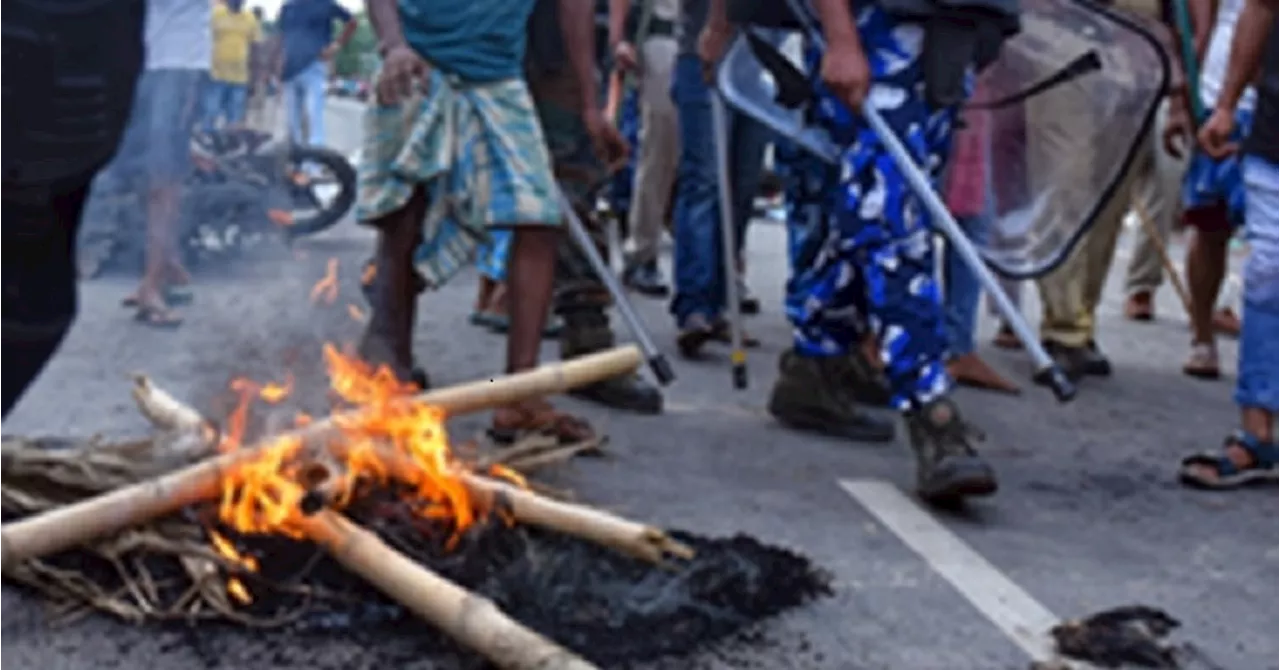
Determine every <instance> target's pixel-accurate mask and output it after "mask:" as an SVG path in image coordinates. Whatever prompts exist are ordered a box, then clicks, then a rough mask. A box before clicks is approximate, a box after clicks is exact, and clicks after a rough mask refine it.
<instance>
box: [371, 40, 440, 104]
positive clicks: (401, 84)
mask: <svg viewBox="0 0 1280 670" xmlns="http://www.w3.org/2000/svg"><path fill="white" fill-rule="evenodd" d="M430 71H431V66H429V65H427V61H425V60H423V59H422V57H421V56H419V55H418V52H416V51H414V50H413V49H412V48H410V47H409V46H408V45H406V44H401V45H399V46H394V47H391V48H390V49H387V52H386V54H385V55H384V56H383V58H382V71H381V72H379V73H378V81H377V82H376V83H374V94H375V95H376V96H377V99H378V104H380V105H395V104H398V103H399V102H400V101H401V100H404V99H405V98H408V97H409V96H410V95H412V94H413V92H414V87H415V86H417V85H418V84H419V83H420V82H421V81H422V80H423V79H425V78H426V76H427V74H428V73H429V72H430Z"/></svg>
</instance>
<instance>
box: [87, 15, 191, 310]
mask: <svg viewBox="0 0 1280 670" xmlns="http://www.w3.org/2000/svg"><path fill="white" fill-rule="evenodd" d="M209 21H210V7H209V4H208V3H206V2H191V1H190V0H149V1H148V2H147V42H146V44H147V60H146V70H145V71H144V72H143V73H142V78H141V79H139V80H138V90H137V95H136V97H135V99H134V103H133V114H132V115H131V116H130V118H129V129H128V131H127V132H126V134H125V138H124V142H123V144H122V145H121V147H120V154H119V156H118V157H117V158H116V162H115V164H114V165H113V166H112V168H111V173H112V175H113V176H114V177H117V178H121V179H124V180H126V181H127V182H128V184H129V186H130V187H131V188H134V189H137V190H139V191H140V192H141V193H142V194H143V202H144V203H145V207H146V221H147V224H146V236H147V242H146V266H145V269H144V272H143V275H142V280H141V281H140V282H139V284H138V289H137V290H136V291H134V293H133V294H132V295H130V296H129V297H127V298H125V301H124V302H125V304H126V305H129V306H133V307H136V308H137V320H138V322H139V323H142V324H144V325H148V326H152V327H156V328H173V327H176V326H178V325H180V324H181V323H182V319H181V317H180V316H179V315H178V314H176V313H175V312H174V311H173V309H172V308H173V306H174V304H175V303H178V302H182V301H184V300H185V299H187V298H188V294H187V293H186V286H187V284H189V283H190V281H191V278H190V277H189V276H188V275H187V271H186V269H185V268H184V267H183V265H182V260H181V257H180V252H179V248H178V227H179V225H180V222H179V215H180V204H181V200H182V182H183V180H184V179H185V178H186V176H187V174H188V173H189V172H190V168H191V134H192V130H193V129H194V127H195V123H196V119H197V118H198V117H199V102H200V91H201V87H203V86H204V85H205V80H206V77H207V76H208V70H209V63H210V56H211V52H212V37H211V33H210V29H209Z"/></svg>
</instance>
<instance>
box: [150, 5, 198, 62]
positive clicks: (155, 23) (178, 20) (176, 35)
mask: <svg viewBox="0 0 1280 670" xmlns="http://www.w3.org/2000/svg"><path fill="white" fill-rule="evenodd" d="M212 13H213V12H212V7H211V6H210V4H209V0H147V37H146V46H147V69H148V70H160V69H183V70H208V69H209V63H210V60H211V59H212V58H213V29H212V26H211V24H210V20H211V17H212Z"/></svg>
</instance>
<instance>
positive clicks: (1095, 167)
mask: <svg viewBox="0 0 1280 670" xmlns="http://www.w3.org/2000/svg"><path fill="white" fill-rule="evenodd" d="M1022 24H1023V25H1022V31H1021V32H1020V33H1019V34H1018V35H1016V36H1014V37H1013V38H1011V39H1009V40H1008V41H1007V42H1006V43H1005V45H1004V48H1003V50H1002V52H1001V55H1000V57H999V58H998V59H997V60H996V62H995V63H994V64H992V65H991V66H990V67H988V68H987V69H986V70H985V71H984V72H983V73H982V76H981V77H980V78H979V81H978V86H977V89H978V90H980V91H981V94H980V95H981V99H979V100H973V101H971V103H970V105H969V106H968V107H967V108H966V111H965V114H966V115H976V114H982V115H985V116H986V117H987V118H985V119H983V121H985V123H983V124H982V125H984V126H986V127H987V128H988V129H989V135H988V137H987V142H988V151H987V152H986V161H987V174H989V175H990V184H989V185H990V190H991V196H992V198H991V200H992V207H993V209H992V214H993V217H994V223H993V225H992V228H991V232H990V236H989V239H988V240H987V241H986V243H985V244H984V245H983V246H982V247H980V251H981V252H982V255H983V257H984V258H985V259H986V260H987V262H988V264H989V265H990V266H991V267H992V268H993V269H994V270H996V271H997V272H999V273H1001V274H1003V275H1006V276H1009V277H1014V278H1031V277H1036V276H1040V275H1043V274H1044V273H1046V272H1048V271H1050V270H1052V269H1053V268H1054V267H1056V266H1057V265H1058V264H1059V263H1061V262H1062V260H1064V259H1065V258H1066V256H1067V255H1068V254H1069V253H1070V252H1071V249H1072V248H1073V247H1074V245H1075V243H1076V242H1077V241H1078V240H1079V239H1080V237H1081V236H1082V235H1083V234H1084V233H1085V231H1087V230H1088V228H1089V226H1090V225H1091V224H1092V223H1093V220H1094V219H1095V218H1096V216H1097V214H1098V212H1099V211H1100V210H1101V209H1102V207H1103V205H1104V204H1106V202H1107V201H1108V199H1109V198H1111V197H1113V196H1117V195H1119V196H1123V195H1124V194H1118V193H1117V192H1118V190H1119V186H1120V184H1121V182H1122V180H1123V178H1124V176H1125V174H1126V172H1127V170H1128V167H1129V165H1130V164H1131V163H1132V162H1133V160H1134V159H1135V156H1136V155H1137V153H1138V152H1139V151H1140V150H1147V148H1148V147H1149V146H1150V145H1149V144H1148V143H1149V142H1151V138H1150V135H1149V132H1150V127H1151V120H1152V118H1153V116H1154V114H1155V110H1156V106H1157V105H1158V104H1159V101H1160V98H1161V97H1162V94H1163V91H1164V90H1165V88H1166V87H1167V82H1168V70H1169V66H1168V62H1167V60H1166V58H1165V56H1164V54H1163V52H1162V50H1161V48H1160V46H1159V44H1158V43H1157V42H1156V40H1155V38H1154V37H1152V35H1153V32H1152V27H1151V26H1149V25H1147V24H1145V23H1144V22H1142V21H1141V20H1139V19H1135V18H1131V17H1129V16H1127V15H1126V16H1120V15H1118V14H1116V13H1113V12H1111V11H1110V10H1108V9H1105V8H1102V7H1099V6H1097V5H1095V4H1093V3H1091V2H1089V0H1022ZM757 34H758V35H761V36H766V37H768V38H769V40H770V41H771V42H772V43H773V44H774V45H775V46H778V47H780V48H779V49H778V51H780V52H781V53H782V55H783V56H785V57H786V58H787V60H788V61H790V62H791V64H792V65H794V66H795V67H797V68H799V69H801V70H803V63H802V62H801V59H800V57H799V47H798V44H797V41H798V39H799V35H796V34H794V33H793V34H790V35H787V34H780V33H778V32H776V31H772V30H769V31H764V30H759V31H757ZM1086 57H1087V58H1086ZM1084 60H1087V61H1088V62H1089V63H1090V64H1091V65H1092V67H1085V68H1082V69H1079V68H1078V69H1077V71H1075V72H1073V73H1071V74H1070V75H1067V74H1066V71H1067V70H1070V69H1071V68H1072V64H1076V65H1078V64H1079V63H1080V62H1082V61H1084ZM1046 82H1049V83H1048V84H1046ZM717 87H718V88H719V90H720V92H721V94H722V95H723V96H724V98H725V101H726V102H727V103H728V104H729V105H730V106H732V107H733V108H735V109H737V110H739V111H741V112H742V113H744V114H746V115H748V116H750V117H752V118H755V119H757V120H759V121H760V122H762V123H764V124H765V125H767V126H769V127H770V128H771V129H773V130H774V131H775V132H777V133H779V134H780V135H782V136H784V137H788V138H790V139H792V140H793V141H795V142H796V143H797V144H799V146H801V147H802V148H804V149H806V150H808V151H810V152H812V153H814V154H816V155H818V156H820V157H823V158H824V159H826V160H831V161H834V160H835V159H836V156H838V155H839V152H840V148H839V147H836V146H834V145H833V144H832V143H831V141H830V138H829V137H828V136H827V135H826V133H824V132H823V131H822V130H820V129H817V128H813V127H809V126H806V125H805V123H804V113H803V109H796V108H789V107H786V106H784V105H782V104H780V103H779V102H778V101H777V98H778V93H779V86H778V83H777V81H775V78H774V76H773V75H771V74H770V73H769V72H767V71H766V70H765V69H764V67H763V66H762V64H761V61H760V60H759V59H758V57H757V55H756V53H754V52H753V50H752V48H751V46H750V45H749V43H748V41H747V40H746V39H745V38H743V37H740V38H739V39H737V40H736V41H735V42H734V44H733V45H732V46H731V47H730V49H729V51H728V53H727V54H726V57H725V59H724V61H723V62H722V64H721V66H720V70H719V73H718V79H717Z"/></svg>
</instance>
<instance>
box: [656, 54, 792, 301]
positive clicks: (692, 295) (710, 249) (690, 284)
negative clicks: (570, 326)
mask: <svg viewBox="0 0 1280 670" xmlns="http://www.w3.org/2000/svg"><path fill="white" fill-rule="evenodd" d="M711 95H712V91H711V88H710V87H709V86H708V85H707V83H706V81H704V80H703V78H702V63H701V62H700V61H699V60H698V57H697V56H695V55H692V54H682V55H681V56H680V57H679V60H677V61H676V72H675V77H674V78H673V81H672V86H671V96H672V98H673V99H674V100H675V103H676V110H677V112H678V113H679V115H680V168H679V176H678V178H677V181H676V203H675V290H676V292H675V297H674V298H672V300H671V313H672V314H673V315H674V316H675V317H676V323H677V324H678V325H683V324H684V322H685V320H686V319H688V318H689V317H690V316H692V315H694V314H700V315H702V316H703V317H705V318H707V319H708V320H715V319H717V318H719V316H720V313H721V311H722V310H723V309H724V306H725V285H724V278H725V273H724V251H723V249H722V246H721V241H722V239H723V233H722V232H721V228H720V226H721V224H720V191H719V183H718V181H717V170H716V145H715V143H716V137H715V134H714V133H713V132H712V121H711ZM728 134H729V137H728V138H727V139H728V144H729V165H730V169H731V170H732V174H730V175H729V179H730V189H731V190H732V193H733V201H734V202H733V207H734V233H735V240H734V242H735V246H736V247H737V248H736V249H735V251H736V252H737V253H738V254H739V255H741V253H742V247H743V244H744V242H745V239H746V232H747V222H748V221H750V220H751V211H752V202H753V200H754V199H755V195H756V190H757V188H758V187H759V186H760V176H761V172H762V171H763V168H764V149H765V145H767V144H768V143H769V131H768V129H767V128H765V127H764V126H762V125H760V124H759V123H756V122H755V121H753V120H751V119H748V118H746V117H744V116H742V115H740V114H735V113H732V112H730V114H729V128H728Z"/></svg>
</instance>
